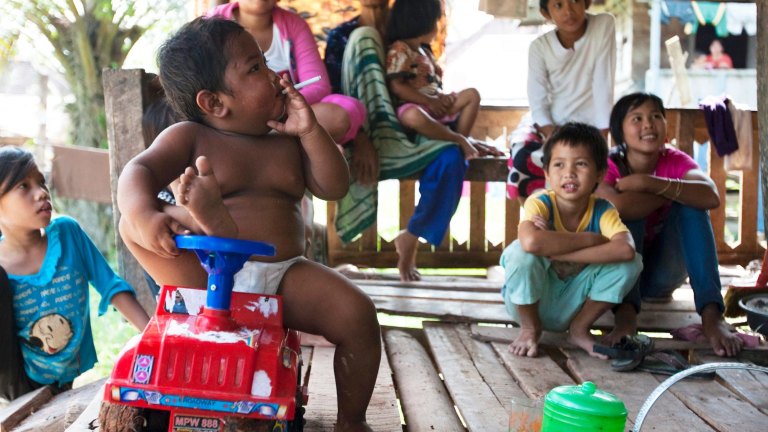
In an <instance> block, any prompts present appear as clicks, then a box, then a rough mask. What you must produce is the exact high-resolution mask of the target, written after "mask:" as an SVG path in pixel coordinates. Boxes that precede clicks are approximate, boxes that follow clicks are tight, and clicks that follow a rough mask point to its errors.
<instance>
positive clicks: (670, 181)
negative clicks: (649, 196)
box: [656, 178, 672, 195]
mask: <svg viewBox="0 0 768 432" xmlns="http://www.w3.org/2000/svg"><path fill="white" fill-rule="evenodd" d="M670 186H672V179H671V178H667V185H666V186H665V187H664V189H662V190H660V191H658V192H656V195H664V194H665V193H667V191H668V190H669V187H670Z"/></svg>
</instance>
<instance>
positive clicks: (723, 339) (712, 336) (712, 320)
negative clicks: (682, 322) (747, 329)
mask: <svg viewBox="0 0 768 432" xmlns="http://www.w3.org/2000/svg"><path fill="white" fill-rule="evenodd" d="M701 327H702V330H703V332H704V336H706V337H707V340H708V341H709V345H710V346H712V349H713V350H714V351H715V354H717V355H719V356H720V357H733V356H735V355H736V354H738V353H739V351H741V346H742V344H743V342H742V340H741V339H739V338H738V337H737V336H736V335H735V334H734V333H733V332H732V331H731V326H730V325H729V324H728V323H727V322H725V319H723V314H722V313H721V312H720V309H719V308H718V307H717V305H716V304H714V303H710V304H708V305H706V306H704V309H703V310H702V311H701Z"/></svg>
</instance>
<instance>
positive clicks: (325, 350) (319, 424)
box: [304, 346, 403, 432]
mask: <svg viewBox="0 0 768 432" xmlns="http://www.w3.org/2000/svg"><path fill="white" fill-rule="evenodd" d="M335 350H336V349H335V348H334V347H321V346H317V347H314V351H313V354H312V373H311V374H310V377H309V403H308V404H307V407H306V410H307V411H306V414H305V415H304V417H305V419H306V425H305V427H304V430H306V431H312V432H315V431H316V432H321V431H322V432H325V431H333V430H334V429H333V428H334V424H335V422H336V411H337V404H336V381H335V379H334V376H333V354H334V351H335ZM367 419H368V425H369V426H370V427H371V428H372V429H373V430H375V431H391V432H395V431H396V432H402V430H403V429H402V425H401V424H400V413H399V412H398V409H397V396H396V395H395V387H394V384H393V383H392V372H391V370H390V368H389V362H388V361H387V356H385V355H382V356H381V364H380V366H379V375H378V377H377V378H376V387H375V388H374V390H373V396H372V397H371V402H370V403H369V404H368V412H367Z"/></svg>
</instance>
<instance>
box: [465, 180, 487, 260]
mask: <svg viewBox="0 0 768 432" xmlns="http://www.w3.org/2000/svg"><path fill="white" fill-rule="evenodd" d="M469 190H470V192H469V201H470V205H469V250H473V251H478V252H482V251H484V250H485V183H479V182H472V183H470V187H469Z"/></svg>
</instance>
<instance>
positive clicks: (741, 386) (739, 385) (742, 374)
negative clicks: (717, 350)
mask: <svg viewBox="0 0 768 432" xmlns="http://www.w3.org/2000/svg"><path fill="white" fill-rule="evenodd" d="M694 357H695V358H696V360H699V361H701V362H702V363H715V362H721V361H723V358H722V357H717V356H714V355H712V354H701V353H698V352H695V353H694ZM727 361H728V362H733V361H737V360H735V359H728V360H727ZM716 373H717V377H718V379H719V380H720V383H721V384H722V385H723V386H725V388H727V389H728V390H730V391H731V392H733V393H735V394H736V395H738V396H739V397H740V398H741V399H742V400H745V401H747V402H749V403H751V404H752V405H753V406H754V407H755V408H757V409H759V410H760V411H761V412H762V413H763V414H768V374H765V373H763V372H757V371H749V370H738V369H721V370H718V371H716Z"/></svg>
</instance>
